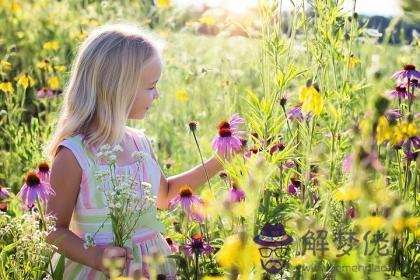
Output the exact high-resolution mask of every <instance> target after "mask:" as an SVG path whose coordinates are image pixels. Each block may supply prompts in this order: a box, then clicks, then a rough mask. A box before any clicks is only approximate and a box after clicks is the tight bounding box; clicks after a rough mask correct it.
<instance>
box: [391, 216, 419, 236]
mask: <svg viewBox="0 0 420 280" xmlns="http://www.w3.org/2000/svg"><path fill="white" fill-rule="evenodd" d="M392 226H393V227H394V229H395V230H396V231H397V232H402V231H403V230H404V229H406V228H407V229H409V230H410V231H411V232H414V233H415V232H416V231H418V230H419V229H420V217H408V218H404V217H401V218H398V219H396V220H395V221H394V222H393V224H392Z"/></svg>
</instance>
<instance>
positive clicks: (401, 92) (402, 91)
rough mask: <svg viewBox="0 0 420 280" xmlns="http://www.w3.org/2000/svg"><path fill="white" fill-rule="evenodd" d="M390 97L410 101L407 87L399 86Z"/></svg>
mask: <svg viewBox="0 0 420 280" xmlns="http://www.w3.org/2000/svg"><path fill="white" fill-rule="evenodd" d="M389 95H390V96H392V97H394V98H399V99H408V92H407V89H406V88H405V87H401V86H397V87H395V89H394V90H392V91H391V92H390V93H389Z"/></svg>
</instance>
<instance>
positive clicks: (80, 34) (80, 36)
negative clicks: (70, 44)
mask: <svg viewBox="0 0 420 280" xmlns="http://www.w3.org/2000/svg"><path fill="white" fill-rule="evenodd" d="M87 35H88V33H87V32H86V31H83V30H80V31H77V32H72V33H71V36H72V37H73V38H75V39H76V40H79V41H82V40H83V39H85V38H86V37H87Z"/></svg>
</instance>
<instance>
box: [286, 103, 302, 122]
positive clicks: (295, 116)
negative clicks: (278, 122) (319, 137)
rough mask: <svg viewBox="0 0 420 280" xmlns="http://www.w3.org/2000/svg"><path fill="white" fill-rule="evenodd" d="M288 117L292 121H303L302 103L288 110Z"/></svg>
mask: <svg viewBox="0 0 420 280" xmlns="http://www.w3.org/2000/svg"><path fill="white" fill-rule="evenodd" d="M287 117H288V118H289V120H292V121H302V120H303V114H302V104H298V105H296V106H295V107H293V109H291V110H290V111H289V112H287Z"/></svg>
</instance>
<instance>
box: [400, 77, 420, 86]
mask: <svg viewBox="0 0 420 280" xmlns="http://www.w3.org/2000/svg"><path fill="white" fill-rule="evenodd" d="M398 85H399V86H400V87H405V88H409V87H412V88H419V87H420V84H419V80H417V79H412V80H410V86H408V82H407V81H403V82H401V83H399V84H398Z"/></svg>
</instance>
